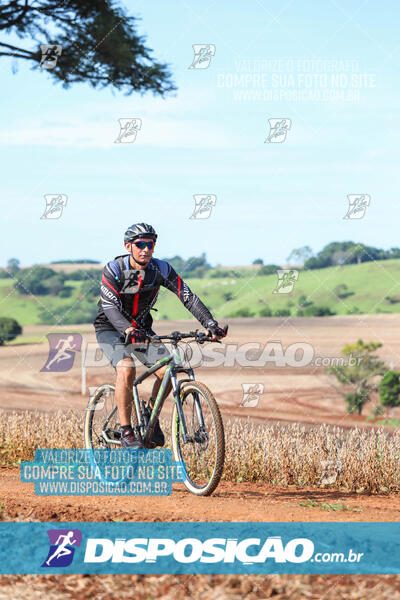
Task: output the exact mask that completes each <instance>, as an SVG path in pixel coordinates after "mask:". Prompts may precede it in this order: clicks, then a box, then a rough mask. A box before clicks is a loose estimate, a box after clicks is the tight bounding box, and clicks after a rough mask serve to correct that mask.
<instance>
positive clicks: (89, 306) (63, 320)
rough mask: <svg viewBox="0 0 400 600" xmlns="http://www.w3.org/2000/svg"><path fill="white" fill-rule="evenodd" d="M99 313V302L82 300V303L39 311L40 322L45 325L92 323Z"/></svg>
mask: <svg viewBox="0 0 400 600" xmlns="http://www.w3.org/2000/svg"><path fill="white" fill-rule="evenodd" d="M96 313H97V303H95V302H81V303H80V305H77V304H71V305H69V306H68V305H67V306H57V307H56V308H54V309H50V310H42V311H41V312H40V313H39V318H40V322H41V323H43V324H45V325H78V324H80V323H91V322H92V321H93V319H94V317H95V316H96Z"/></svg>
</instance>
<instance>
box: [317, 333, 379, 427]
mask: <svg viewBox="0 0 400 600" xmlns="http://www.w3.org/2000/svg"><path fill="white" fill-rule="evenodd" d="M381 346H382V344H381V343H380V342H367V343H365V342H363V341H362V340H361V339H359V340H357V342H356V343H355V344H346V345H345V346H344V348H343V349H342V350H341V354H342V355H343V356H344V357H345V358H346V359H347V361H345V362H347V364H344V365H337V366H333V367H328V368H327V372H328V373H330V374H332V375H334V376H335V377H336V379H337V380H338V381H339V382H340V383H341V384H342V386H343V387H342V388H341V389H338V388H336V389H338V391H339V392H340V393H341V394H342V395H343V396H344V398H345V401H346V404H347V412H350V413H352V412H357V413H358V414H359V415H361V413H362V409H363V406H364V404H365V403H366V402H368V401H369V400H370V394H371V393H372V392H376V391H377V390H378V383H377V382H376V377H377V376H378V375H384V373H385V372H386V371H387V368H386V366H385V363H384V362H383V361H382V360H380V359H379V358H378V357H377V356H375V355H374V354H373V353H374V352H375V350H377V349H378V348H380V347H381Z"/></svg>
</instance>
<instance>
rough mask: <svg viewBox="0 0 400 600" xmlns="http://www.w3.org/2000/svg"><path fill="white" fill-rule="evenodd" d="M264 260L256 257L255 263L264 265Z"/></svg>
mask: <svg viewBox="0 0 400 600" xmlns="http://www.w3.org/2000/svg"><path fill="white" fill-rule="evenodd" d="M263 264H264V261H263V259H262V258H256V259H255V260H253V265H263Z"/></svg>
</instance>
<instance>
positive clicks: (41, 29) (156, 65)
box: [0, 0, 176, 96]
mask: <svg viewBox="0 0 400 600" xmlns="http://www.w3.org/2000/svg"><path fill="white" fill-rule="evenodd" d="M137 21H138V19H137V18H136V17H133V16H128V15H127V13H126V11H125V9H124V8H122V7H120V6H118V4H117V3H115V2H114V0H96V1H95V2H93V0H63V2H59V0H12V1H8V2H2V3H1V6H0V30H2V31H4V32H6V33H8V34H9V33H15V34H16V35H17V36H18V37H19V38H20V39H21V40H24V41H25V42H26V43H25V44H23V46H25V47H23V46H22V45H18V46H14V45H12V44H9V43H6V42H5V41H4V40H3V41H1V42H0V56H12V57H14V59H15V60H18V61H20V60H26V61H29V62H31V63H32V64H33V68H40V61H41V58H42V51H41V49H40V45H42V44H50V45H52V44H57V45H61V47H62V53H61V56H59V57H58V59H57V62H56V65H55V67H54V68H52V69H51V70H50V69H46V70H47V72H48V73H49V74H50V76H51V77H53V78H54V80H55V81H61V82H62V85H63V87H64V88H68V87H70V86H71V84H73V83H76V82H82V81H83V82H87V83H89V84H90V85H91V86H92V87H94V88H97V87H99V88H104V87H106V86H111V87H112V88H116V89H119V90H123V91H124V92H125V93H126V95H130V94H132V93H133V92H139V93H141V94H143V93H145V92H147V91H152V92H153V94H154V95H155V94H159V95H161V96H164V95H165V94H166V93H167V92H170V91H172V90H175V89H176V88H175V86H174V84H173V83H172V82H171V79H170V78H171V74H170V73H169V71H168V68H167V65H166V64H163V63H160V62H157V61H156V60H154V59H153V58H152V56H151V52H152V50H151V49H149V48H147V47H146V46H145V38H144V37H143V36H140V35H138V34H137V32H136V29H135V28H136V22H137Z"/></svg>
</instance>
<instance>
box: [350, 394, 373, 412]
mask: <svg viewBox="0 0 400 600" xmlns="http://www.w3.org/2000/svg"><path fill="white" fill-rule="evenodd" d="M344 400H345V402H346V411H347V412H348V413H349V414H350V415H352V414H354V413H357V414H359V415H361V413H362V409H363V406H364V404H365V403H366V402H368V401H369V396H368V394H364V393H363V392H362V391H361V392H352V393H349V394H346V396H345V398H344Z"/></svg>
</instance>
